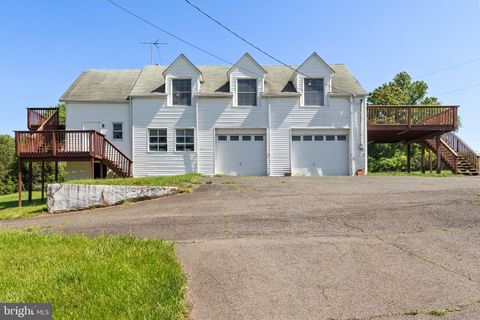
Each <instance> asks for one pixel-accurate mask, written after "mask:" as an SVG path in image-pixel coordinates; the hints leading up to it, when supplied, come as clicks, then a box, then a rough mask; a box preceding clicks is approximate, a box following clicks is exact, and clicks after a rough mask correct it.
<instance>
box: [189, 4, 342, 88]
mask: <svg viewBox="0 0 480 320" xmlns="http://www.w3.org/2000/svg"><path fill="white" fill-rule="evenodd" d="M184 1H185V2H186V3H187V4H188V5H190V6H191V7H192V8H194V9H195V10H197V11H198V12H200V13H201V14H203V15H204V16H206V17H207V18H209V19H210V20H212V21H213V22H215V23H216V24H217V25H219V26H220V27H221V28H223V29H225V30H226V31H228V32H229V33H231V34H233V35H234V36H235V37H237V38H238V39H240V40H242V41H243V42H245V43H246V44H248V45H249V46H251V47H252V48H254V49H256V50H258V51H260V52H261V53H263V54H264V55H266V56H267V57H269V58H270V59H272V60H275V61H276V62H278V63H280V64H281V65H283V66H285V67H287V68H289V69H291V70H293V71H294V72H297V73H299V74H301V75H303V76H304V77H306V78H309V76H308V75H306V74H304V73H302V72H300V71H299V70H298V69H295V68H294V67H292V66H291V65H289V64H288V63H285V62H283V61H282V60H280V59H278V58H276V57H274V56H273V55H272V54H270V53H268V52H267V51H265V50H263V49H262V48H260V47H259V46H257V45H255V44H254V43H252V42H251V41H249V40H247V39H246V38H245V37H243V36H241V35H239V34H238V33H237V32H235V31H233V30H232V29H231V28H229V27H227V26H226V25H224V24H223V23H222V22H220V21H219V20H218V19H216V18H214V17H213V16H211V15H210V14H208V13H207V12H205V11H204V10H202V9H201V8H200V7H198V6H197V5H195V4H193V3H192V2H191V1H189V0H184ZM324 87H326V88H328V87H329V86H328V85H326V84H324ZM331 87H332V88H333V89H335V90H338V91H340V92H343V93H349V94H350V93H351V92H348V91H345V90H342V89H339V88H336V87H335V86H333V85H331Z"/></svg>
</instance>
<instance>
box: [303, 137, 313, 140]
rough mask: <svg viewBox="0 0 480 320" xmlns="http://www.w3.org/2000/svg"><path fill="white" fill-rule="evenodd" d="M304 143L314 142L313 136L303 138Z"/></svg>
mask: <svg viewBox="0 0 480 320" xmlns="http://www.w3.org/2000/svg"><path fill="white" fill-rule="evenodd" d="M303 141H312V136H303Z"/></svg>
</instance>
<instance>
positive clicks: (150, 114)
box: [132, 98, 197, 177]
mask: <svg viewBox="0 0 480 320" xmlns="http://www.w3.org/2000/svg"><path fill="white" fill-rule="evenodd" d="M132 105H133V112H132V114H133V140H134V141H133V150H134V157H133V175H134V176H137V177H138V176H161V175H179V174H185V173H190V172H196V167H197V155H196V153H195V152H176V151H175V130H176V129H177V128H179V129H181V128H194V127H195V107H194V106H191V107H180V106H167V101H166V99H159V98H156V99H133V103H132ZM148 128H161V129H167V151H166V152H165V151H164V152H149V151H148V139H147V138H148V130H147V129H148Z"/></svg>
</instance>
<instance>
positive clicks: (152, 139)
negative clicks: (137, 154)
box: [150, 137, 158, 143]
mask: <svg viewBox="0 0 480 320" xmlns="http://www.w3.org/2000/svg"><path fill="white" fill-rule="evenodd" d="M157 142H158V138H157V137H150V143H157Z"/></svg>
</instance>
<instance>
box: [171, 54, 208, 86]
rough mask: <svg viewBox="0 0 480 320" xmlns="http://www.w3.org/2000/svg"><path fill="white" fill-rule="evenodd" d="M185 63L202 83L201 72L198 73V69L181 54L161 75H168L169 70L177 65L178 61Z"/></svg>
mask: <svg viewBox="0 0 480 320" xmlns="http://www.w3.org/2000/svg"><path fill="white" fill-rule="evenodd" d="M182 60H183V61H185V62H187V63H188V64H189V65H190V66H191V67H192V69H193V70H195V71H196V72H197V73H198V75H199V77H200V81H203V76H202V71H200V69H198V68H197V66H195V65H194V64H193V63H192V62H191V61H190V60H189V59H188V58H187V57H186V56H185V55H184V54H183V53H181V54H180V55H179V56H178V57H177V58H176V59H175V60H174V61H173V62H172V63H171V64H170V65H169V66H168V67H167V68H166V69H165V70H164V71H163V73H162V74H163V75H164V76H165V75H166V74H168V73H169V72H170V71H171V69H172V68H173V67H174V66H175V65H176V64H178V63H179V62H180V61H182Z"/></svg>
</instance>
